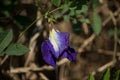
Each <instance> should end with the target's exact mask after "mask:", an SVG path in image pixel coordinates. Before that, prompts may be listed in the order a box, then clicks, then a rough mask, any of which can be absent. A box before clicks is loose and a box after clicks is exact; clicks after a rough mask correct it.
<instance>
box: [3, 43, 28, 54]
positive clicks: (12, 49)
mask: <svg viewBox="0 0 120 80" xmlns="http://www.w3.org/2000/svg"><path fill="white" fill-rule="evenodd" d="M28 51H29V49H28V48H27V47H26V46H24V45H22V44H12V45H10V46H9V47H8V48H7V50H6V51H5V53H6V54H7V55H16V56H20V55H23V54H24V53H26V52H28Z"/></svg>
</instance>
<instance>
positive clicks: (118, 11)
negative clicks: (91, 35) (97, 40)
mask: <svg viewBox="0 0 120 80" xmlns="http://www.w3.org/2000/svg"><path fill="white" fill-rule="evenodd" d="M119 13H120V8H119V9H118V10H117V11H116V12H114V13H113V16H117V15H119ZM111 19H112V17H111V16H109V17H108V18H107V19H106V20H104V21H103V23H102V25H103V27H104V26H105V25H106V24H107V23H108V22H109V21H110V20H111Z"/></svg>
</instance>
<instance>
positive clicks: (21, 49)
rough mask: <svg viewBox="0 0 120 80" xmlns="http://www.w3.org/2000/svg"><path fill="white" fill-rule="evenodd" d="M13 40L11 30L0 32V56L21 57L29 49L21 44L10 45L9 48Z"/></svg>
mask: <svg viewBox="0 0 120 80" xmlns="http://www.w3.org/2000/svg"><path fill="white" fill-rule="evenodd" d="M12 39H13V31H12V30H11V29H9V30H6V31H3V32H0V55H1V56H2V55H4V54H7V55H16V56H19V55H23V54H24V53H26V52H28V51H29V49H28V48H27V47H25V46H24V45H22V44H12V45H10V46H9V44H10V42H11V41H12Z"/></svg>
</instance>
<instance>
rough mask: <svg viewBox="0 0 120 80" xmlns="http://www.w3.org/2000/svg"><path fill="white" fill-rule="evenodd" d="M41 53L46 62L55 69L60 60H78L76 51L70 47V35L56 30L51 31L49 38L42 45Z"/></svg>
mask: <svg viewBox="0 0 120 80" xmlns="http://www.w3.org/2000/svg"><path fill="white" fill-rule="evenodd" d="M41 51H42V55H43V59H44V61H45V62H46V63H47V64H49V65H52V66H53V67H55V66H56V60H57V59H58V58H68V59H69V60H70V61H75V59H76V53H75V50H74V49H73V48H70V46H69V34H68V33H66V32H59V31H58V30H55V29H52V30H51V31H50V34H49V38H48V39H47V41H45V42H43V43H42V46H41Z"/></svg>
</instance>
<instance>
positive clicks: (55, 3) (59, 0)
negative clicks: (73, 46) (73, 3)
mask: <svg viewBox="0 0 120 80" xmlns="http://www.w3.org/2000/svg"><path fill="white" fill-rule="evenodd" d="M52 3H53V4H54V5H55V6H57V7H58V6H60V4H61V0H52Z"/></svg>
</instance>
